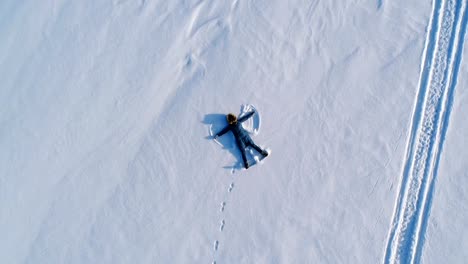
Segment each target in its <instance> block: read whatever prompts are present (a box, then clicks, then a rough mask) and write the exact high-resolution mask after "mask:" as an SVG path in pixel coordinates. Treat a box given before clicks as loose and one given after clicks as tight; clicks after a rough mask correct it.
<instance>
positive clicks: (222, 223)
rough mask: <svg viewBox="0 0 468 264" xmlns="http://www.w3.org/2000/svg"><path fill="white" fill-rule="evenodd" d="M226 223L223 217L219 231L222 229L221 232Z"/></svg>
mask: <svg viewBox="0 0 468 264" xmlns="http://www.w3.org/2000/svg"><path fill="white" fill-rule="evenodd" d="M224 224H225V222H224V219H223V221H221V226H220V227H219V231H221V232H222V231H223V229H224Z"/></svg>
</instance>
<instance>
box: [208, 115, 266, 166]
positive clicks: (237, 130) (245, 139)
mask: <svg viewBox="0 0 468 264" xmlns="http://www.w3.org/2000/svg"><path fill="white" fill-rule="evenodd" d="M254 113H255V112H254V111H251V112H248V113H247V114H245V115H244V116H242V117H240V118H239V119H237V117H236V116H235V115H234V114H227V115H226V119H227V121H228V123H229V124H228V125H227V126H226V127H225V128H224V129H223V130H221V131H220V132H218V133H217V134H216V135H215V139H216V138H218V137H220V136H222V135H224V134H226V133H227V132H229V131H231V132H232V134H234V138H235V139H236V144H237V147H238V148H239V150H240V152H241V154H242V160H243V161H244V167H245V168H246V169H248V168H249V166H250V165H249V163H248V162H247V156H246V153H245V148H246V147H252V148H253V149H255V150H256V151H258V153H260V154H262V155H263V157H266V156H268V152H267V151H265V150H263V149H261V148H260V147H259V146H257V145H256V144H255V143H254V142H253V140H252V138H250V136H249V133H248V132H247V131H246V130H245V129H244V128H243V127H242V122H244V121H245V120H247V119H249V118H250V117H251V116H252V115H253V114H254Z"/></svg>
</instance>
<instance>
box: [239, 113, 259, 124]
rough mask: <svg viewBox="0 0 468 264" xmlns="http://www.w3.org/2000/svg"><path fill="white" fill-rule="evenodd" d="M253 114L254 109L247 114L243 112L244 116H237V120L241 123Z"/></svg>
mask: <svg viewBox="0 0 468 264" xmlns="http://www.w3.org/2000/svg"><path fill="white" fill-rule="evenodd" d="M253 114H255V111H250V112H248V113H247V114H245V115H244V116H242V117H241V118H239V120H238V121H237V122H239V123H242V122H244V121H245V120H247V119H249V118H250V117H251V116H253Z"/></svg>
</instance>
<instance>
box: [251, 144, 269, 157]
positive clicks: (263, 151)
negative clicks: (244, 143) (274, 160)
mask: <svg viewBox="0 0 468 264" xmlns="http://www.w3.org/2000/svg"><path fill="white" fill-rule="evenodd" d="M249 145H250V146H251V147H252V148H254V149H255V150H256V151H257V152H258V153H260V154H262V155H263V156H264V157H266V156H268V152H266V150H263V149H261V148H260V147H259V146H257V145H256V144H255V143H253V142H250V144H249Z"/></svg>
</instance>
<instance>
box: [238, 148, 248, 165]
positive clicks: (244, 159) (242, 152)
mask: <svg viewBox="0 0 468 264" xmlns="http://www.w3.org/2000/svg"><path fill="white" fill-rule="evenodd" d="M239 150H240V152H241V154H242V161H244V167H245V168H246V169H248V168H249V162H248V161H247V155H246V153H245V147H244V148H239Z"/></svg>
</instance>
